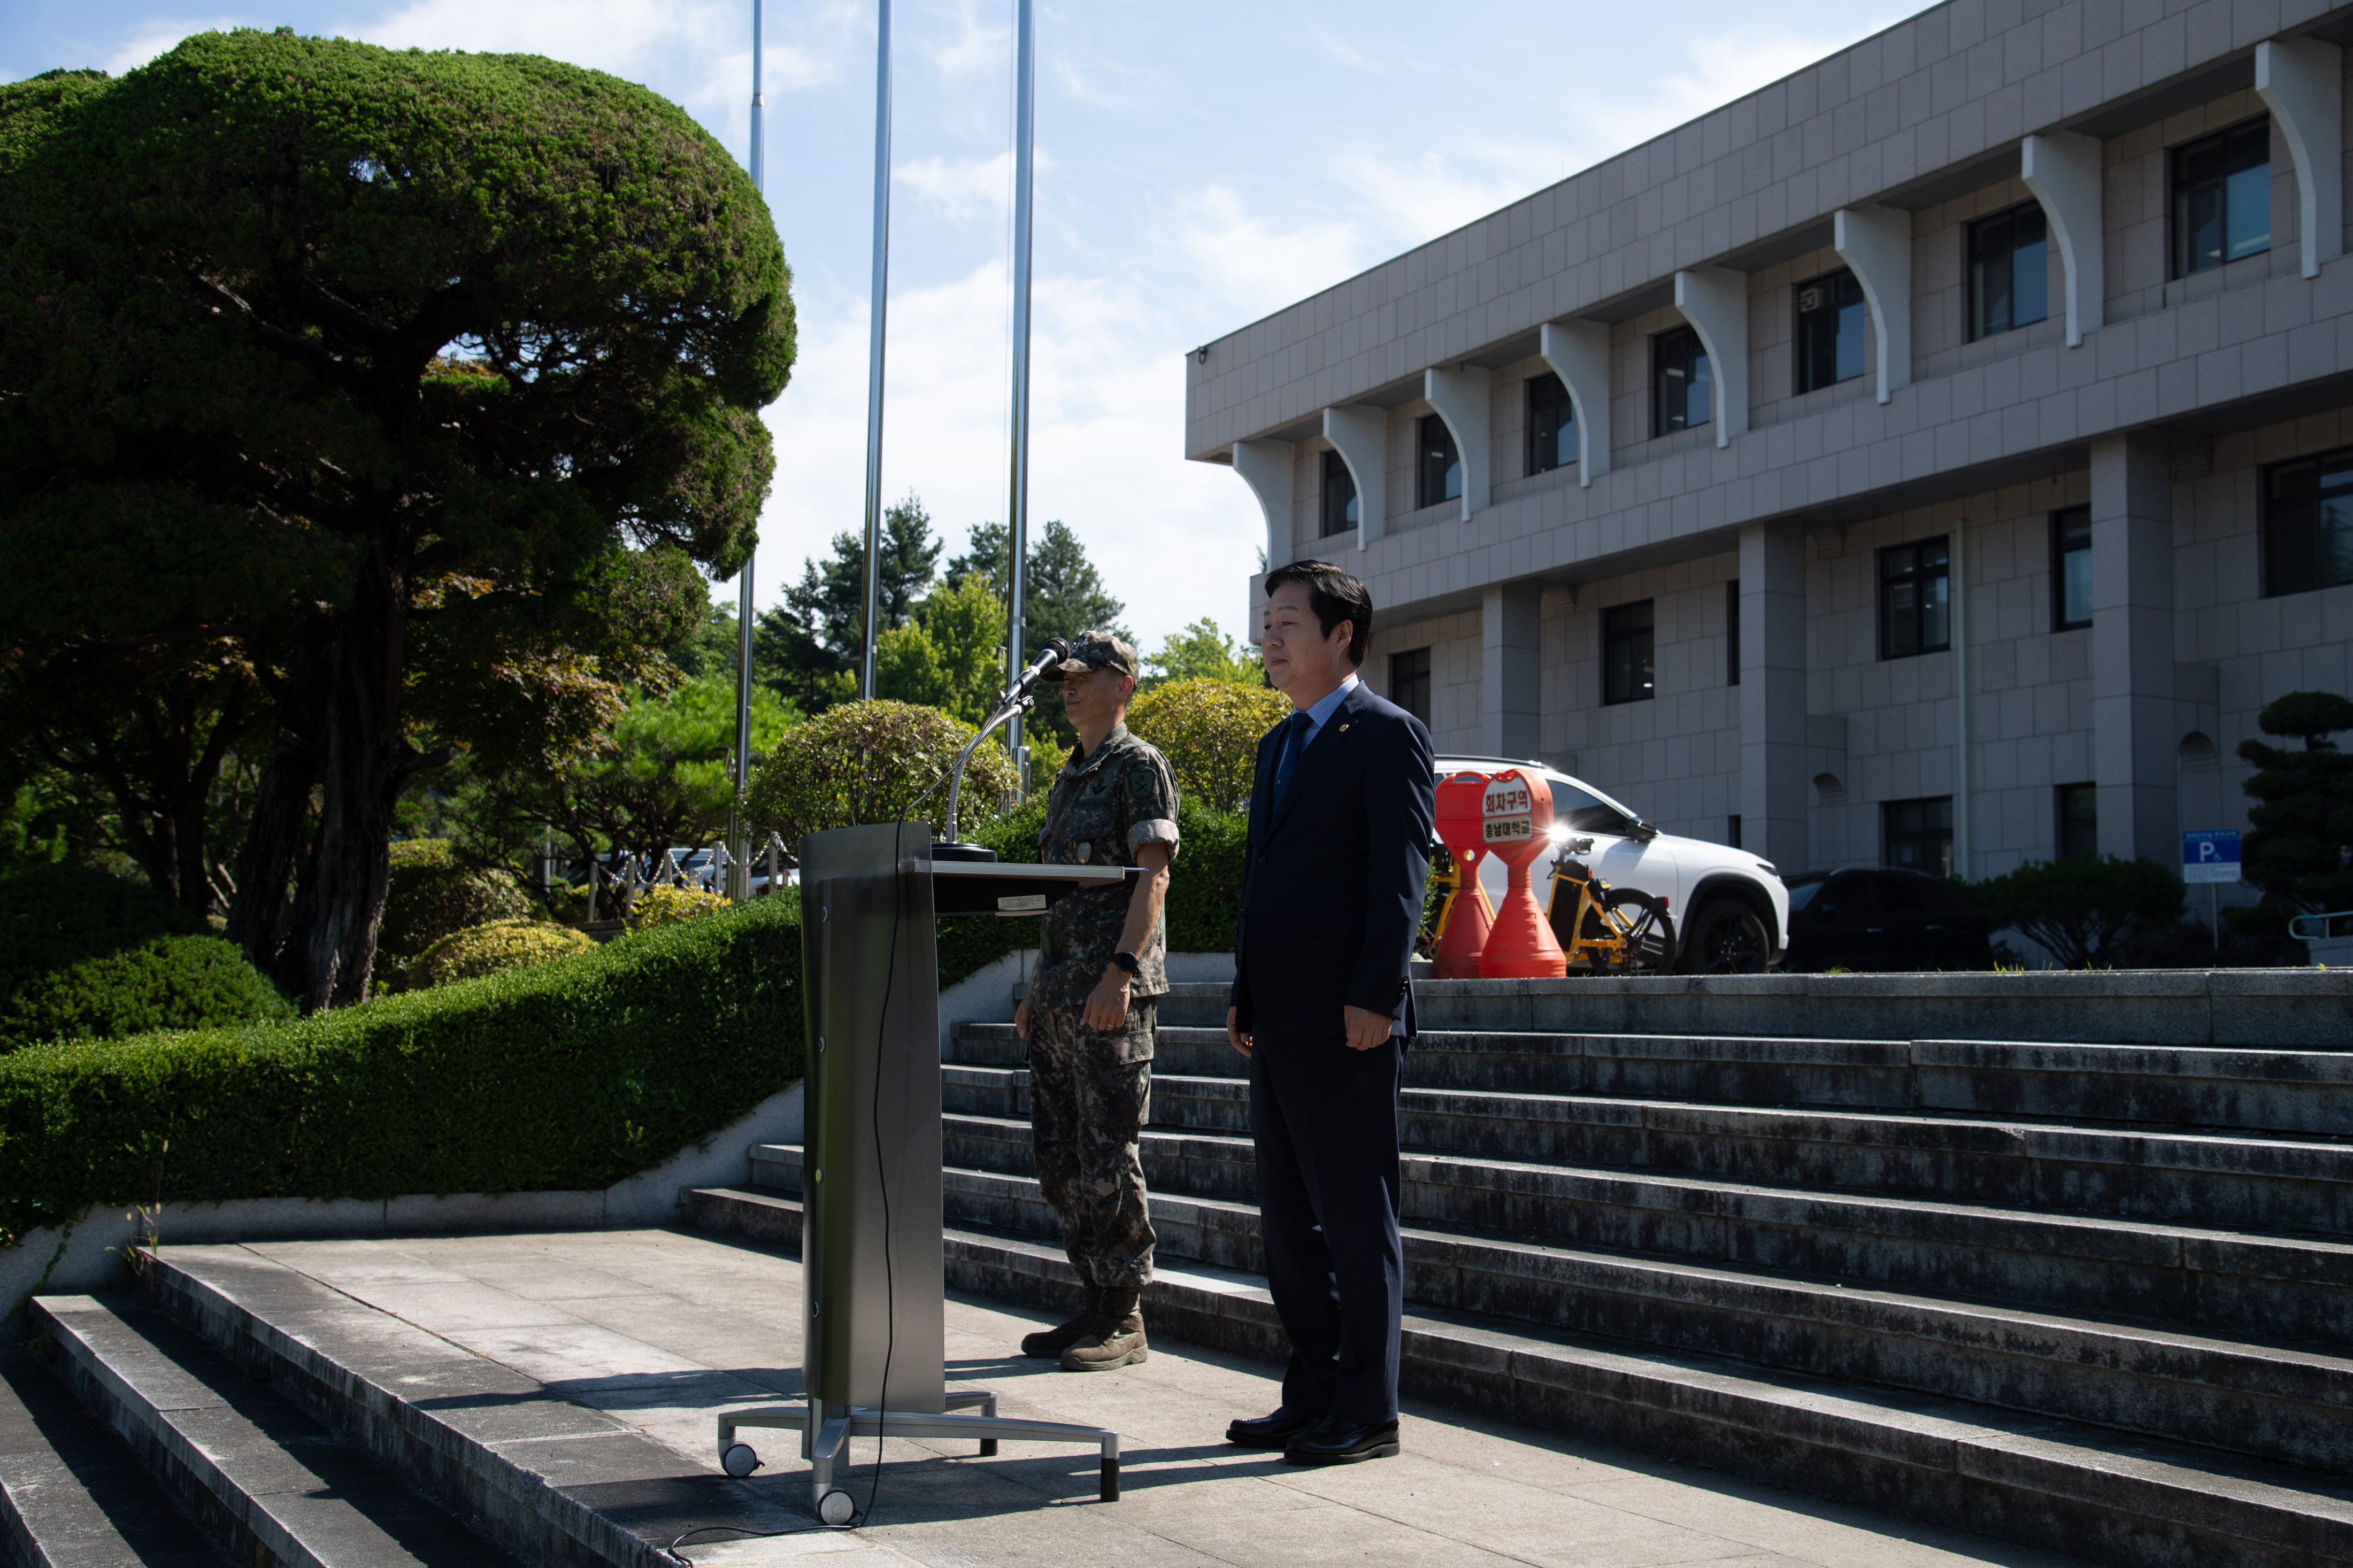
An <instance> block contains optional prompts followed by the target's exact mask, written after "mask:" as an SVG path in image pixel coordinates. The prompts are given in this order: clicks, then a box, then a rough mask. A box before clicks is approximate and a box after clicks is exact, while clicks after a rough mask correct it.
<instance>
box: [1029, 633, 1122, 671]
mask: <svg viewBox="0 0 2353 1568" xmlns="http://www.w3.org/2000/svg"><path fill="white" fill-rule="evenodd" d="M1098 669H1115V670H1118V671H1119V672H1120V673H1121V674H1122V675H1124V676H1126V677H1127V678H1128V679H1130V680H1136V679H1142V671H1140V670H1138V669H1137V668H1136V667H1135V649H1134V648H1133V647H1129V646H1128V642H1127V639H1126V638H1125V637H1121V636H1120V635H1119V634H1118V633H1116V632H1105V631H1084V632H1081V633H1080V634H1079V635H1078V636H1077V637H1073V638H1072V639H1071V656H1070V657H1069V658H1066V659H1064V660H1062V662H1061V663H1060V664H1058V665H1056V666H1055V667H1054V668H1051V669H1050V670H1048V671H1047V672H1046V679H1049V680H1068V679H1071V677H1072V676H1077V675H1087V674H1091V673H1092V672H1093V671H1095V670H1098Z"/></svg>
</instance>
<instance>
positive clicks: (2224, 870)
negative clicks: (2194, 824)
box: [2181, 827, 2239, 882]
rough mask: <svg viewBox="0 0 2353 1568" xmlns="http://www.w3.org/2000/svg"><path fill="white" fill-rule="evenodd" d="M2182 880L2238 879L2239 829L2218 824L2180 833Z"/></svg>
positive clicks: (2228, 880) (2222, 880) (2231, 880)
mask: <svg viewBox="0 0 2353 1568" xmlns="http://www.w3.org/2000/svg"><path fill="white" fill-rule="evenodd" d="M2181 879H2182V880H2183V881H2185V882H2235V881H2237V880H2238V879H2239V830H2238V829H2237V828H2235V827H2217V828H2211V829H2209V830H2207V831H2204V832H2200V833H2185V834H2183V835H2182V836H2181Z"/></svg>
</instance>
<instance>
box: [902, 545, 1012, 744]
mask: <svg viewBox="0 0 2353 1568" xmlns="http://www.w3.org/2000/svg"><path fill="white" fill-rule="evenodd" d="M1005 633H1006V625H1005V605H1004V604H1003V602H1002V601H1000V600H999V599H998V598H997V595H994V594H992V593H990V592H989V591H988V584H987V583H985V582H983V581H981V579H980V578H978V577H976V576H971V577H962V578H958V579H957V580H956V582H955V584H954V585H953V586H950V587H945V588H942V589H939V590H938V591H936V592H935V593H934V594H933V595H931V596H930V597H929V598H926V599H925V600H924V601H923V604H922V605H918V606H917V607H916V610H915V614H914V615H913V616H912V617H910V618H909V620H908V621H907V623H906V624H905V625H904V626H895V627H893V628H892V629H891V630H890V631H887V632H884V633H883V634H882V639H881V642H880V643H879V644H877V645H876V647H875V649H874V690H875V694H876V695H877V696H881V697H887V698H891V699H893V700H897V701H901V702H917V703H921V704H922V705H923V706H924V707H926V708H936V709H938V710H940V711H942V712H943V713H947V714H951V715H953V716H955V718H957V719H959V720H961V721H964V722H965V723H967V724H978V723H980V721H982V720H984V719H987V717H988V715H989V710H991V709H992V708H993V707H994V706H995V705H996V701H997V695H998V694H999V693H1000V692H1002V691H1003V690H1004V689H1005Z"/></svg>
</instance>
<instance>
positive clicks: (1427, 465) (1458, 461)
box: [1413, 414, 1462, 510]
mask: <svg viewBox="0 0 2353 1568" xmlns="http://www.w3.org/2000/svg"><path fill="white" fill-rule="evenodd" d="M1440 437H1443V440H1444V452H1445V455H1446V456H1447V457H1450V458H1451V459H1452V461H1451V463H1449V464H1448V466H1447V467H1446V468H1443V469H1440V470H1439V471H1438V476H1437V478H1436V479H1432V478H1431V468H1432V465H1433V464H1434V463H1436V462H1437V460H1438V458H1439V457H1440V452H1439V450H1438V446H1439V440H1440ZM1449 485H1451V486H1452V487H1453V488H1452V489H1448V488H1447V487H1448V486H1449ZM1433 489H1434V490H1436V491H1437V492H1438V493H1437V494H1435V495H1433V494H1431V493H1430V492H1431V491H1432V490H1433ZM1413 490H1414V504H1415V507H1416V509H1417V510H1419V508H1421V507H1427V506H1443V505H1445V504H1446V503H1447V502H1448V501H1451V500H1461V499H1462V447H1461V443H1460V442H1458V441H1456V440H1455V439H1454V426H1451V425H1449V424H1448V423H1447V422H1446V418H1445V416H1443V415H1439V414H1425V415H1423V416H1421V417H1420V418H1419V419H1417V420H1415V421H1414V426H1413Z"/></svg>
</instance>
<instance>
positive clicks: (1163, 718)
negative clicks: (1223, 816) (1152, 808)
mask: <svg viewBox="0 0 2353 1568" xmlns="http://www.w3.org/2000/svg"><path fill="white" fill-rule="evenodd" d="M1289 717H1291V699H1290V698H1288V697H1285V696H1284V695H1283V694H1282V692H1280V691H1277V690H1275V689H1272V688H1271V687H1266V686H1244V685H1242V684H1240V683H1239V682H1237V681H1231V680H1221V679H1203V678H1198V677H1196V678H1193V679H1185V680H1168V681H1163V682H1162V683H1161V684H1160V685H1157V686H1155V687H1154V688H1153V689H1151V690H1149V691H1144V692H1139V693H1137V694H1136V697H1135V700H1134V701H1133V702H1130V703H1129V704H1128V705H1127V727H1128V728H1129V729H1130V730H1131V731H1134V732H1135V733H1136V734H1137V735H1140V736H1142V737H1143V738H1144V739H1145V740H1146V741H1149V742H1152V743H1153V744H1154V745H1155V746H1157V747H1159V748H1160V753H1161V755H1163V756H1165V757H1166V758H1167V759H1168V768H1169V771H1170V772H1172V773H1175V774H1176V792H1177V796H1178V798H1179V799H1180V800H1188V801H1196V802H1198V803H1199V804H1200V805H1204V806H1206V807H1208V809H1210V810H1212V811H1220V812H1227V813H1234V812H1247V811H1248V810H1249V809H1250V781H1251V779H1252V778H1253V777H1254V776H1255V774H1256V772H1257V768H1258V743H1259V742H1260V741H1261V740H1262V739H1264V738H1265V736H1266V732H1267V731H1269V730H1271V729H1273V728H1274V727H1275V726H1276V725H1277V724H1280V723H1282V721H1284V720H1285V719H1288V718H1289Z"/></svg>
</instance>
